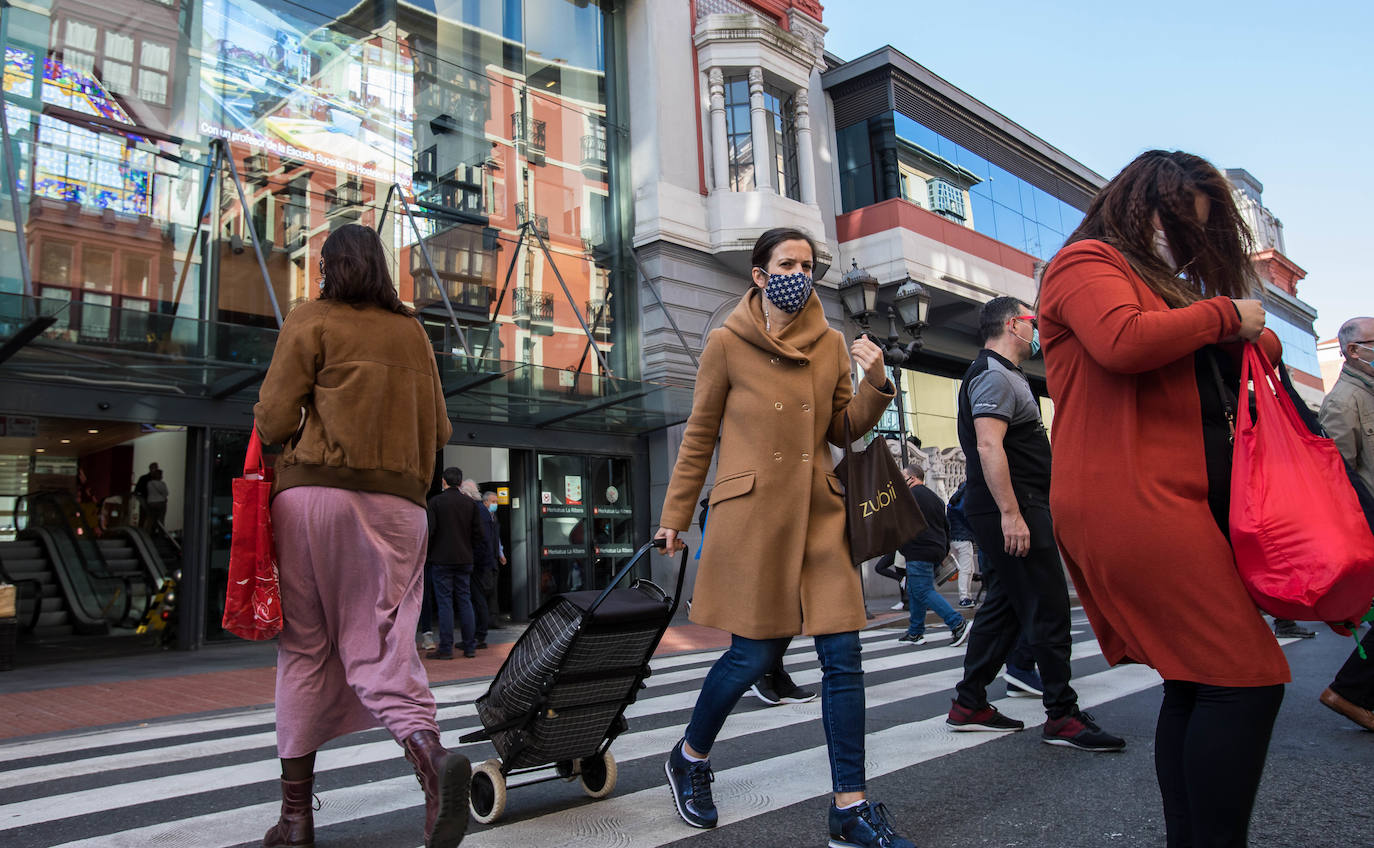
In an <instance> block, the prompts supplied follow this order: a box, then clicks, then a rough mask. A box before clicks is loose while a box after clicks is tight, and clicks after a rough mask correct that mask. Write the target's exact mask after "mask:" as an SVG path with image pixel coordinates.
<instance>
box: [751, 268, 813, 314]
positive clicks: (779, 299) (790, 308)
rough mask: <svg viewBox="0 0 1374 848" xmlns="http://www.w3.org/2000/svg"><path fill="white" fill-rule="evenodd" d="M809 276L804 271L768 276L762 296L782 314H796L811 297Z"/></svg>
mask: <svg viewBox="0 0 1374 848" xmlns="http://www.w3.org/2000/svg"><path fill="white" fill-rule="evenodd" d="M811 285H812V284H811V275H810V274H808V273H806V272H805V271H798V272H797V273H795V274H769V275H768V285H766V286H764V288H763V296H764V297H766V298H768V302H769V303H771V304H773V305H774V306H776V307H777V308H779V309H781V310H782V311H783V312H789V313H792V314H796V313H798V312H800V311H801V308H802V307H803V306H805V305H806V301H807V300H808V299H810V297H811Z"/></svg>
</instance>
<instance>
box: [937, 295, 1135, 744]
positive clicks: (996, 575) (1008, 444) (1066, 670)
mask: <svg viewBox="0 0 1374 848" xmlns="http://www.w3.org/2000/svg"><path fill="white" fill-rule="evenodd" d="M978 333H979V337H980V339H981V340H982V342H983V349H982V350H981V351H979V352H978V356H977V358H975V359H974V360H973V364H972V365H970V366H969V369H968V371H966V372H965V373H964V381H963V384H962V385H961V386H960V387H959V445H960V446H961V447H962V448H963V449H964V458H965V460H966V461H967V463H968V484H967V487H966V489H965V494H964V514H965V516H966V517H967V518H968V522H969V525H970V526H971V527H972V528H973V535H974V538H975V539H976V540H977V542H978V546H979V548H981V549H982V551H983V552H984V554H986V561H985V564H984V566H983V581H984V586H985V587H986V590H987V591H986V594H985V596H984V598H985V599H984V601H983V606H982V608H981V609H980V610H978V614H977V616H976V617H975V618H974V619H973V626H972V628H971V633H970V636H969V642H968V651H967V653H966V654H965V655H964V679H963V680H962V681H960V682H959V685H958V687H957V692H958V697H957V698H956V699H955V700H954V703H953V704H952V706H951V707H950V711H949V718H947V719H946V722H947V723H948V724H950V725H951V726H952V727H953V728H954V729H955V730H988V731H1000V732H1009V731H1015V730H1021V729H1023V728H1024V727H1025V724H1023V723H1022V722H1019V721H1016V720H1015V719H1011V718H1008V717H1007V716H1004V715H1002V714H1001V713H1000V712H998V711H997V709H996V708H995V707H993V706H991V705H990V704H989V703H988V698H987V687H988V684H989V683H991V682H992V681H993V680H994V679H995V678H996V677H997V673H998V671H1000V670H1001V668H1002V664H1003V663H1005V662H1006V660H1007V655H1008V654H1009V653H1010V652H1011V649H1012V646H1013V645H1014V644H1015V643H1016V640H1017V637H1018V636H1019V635H1022V634H1023V633H1024V635H1025V637H1026V643H1027V647H1029V649H1030V652H1031V654H1032V655H1033V656H1034V657H1035V661H1036V664H1037V665H1039V666H1040V677H1041V680H1043V681H1044V696H1043V699H1044V704H1045V712H1046V713H1047V714H1048V715H1049V720H1048V721H1046V722H1045V727H1044V730H1043V732H1042V736H1041V738H1042V740H1043V741H1044V742H1046V743H1048V744H1051V745H1065V746H1069V747H1073V748H1079V749H1082V750H1086V751H1120V750H1121V749H1122V748H1124V747H1125V746H1126V742H1125V740H1123V739H1121V738H1120V737H1117V736H1113V735H1111V734H1110V733H1106V732H1105V731H1103V730H1102V728H1100V727H1098V726H1097V724H1096V723H1095V722H1094V721H1093V719H1092V717H1091V716H1089V715H1088V714H1087V713H1084V712H1081V711H1079V709H1078V693H1076V692H1074V690H1073V687H1072V686H1070V685H1069V677H1070V675H1071V671H1070V667H1069V647H1070V641H1071V640H1070V636H1069V591H1068V583H1067V582H1066V581H1065V578H1064V566H1063V563H1062V562H1061V561H1060V559H1059V548H1058V547H1057V546H1056V545H1055V541H1054V525H1053V524H1052V522H1051V521H1050V506H1049V495H1050V440H1049V437H1048V436H1047V435H1046V433H1045V427H1044V424H1043V423H1041V420H1040V404H1039V402H1038V401H1037V400H1036V398H1035V394H1034V393H1033V392H1032V391H1031V388H1030V384H1029V383H1028V382H1027V381H1026V375H1025V374H1024V373H1022V371H1021V363H1022V362H1024V361H1025V360H1027V359H1029V358H1031V357H1032V356H1035V355H1036V354H1037V353H1039V350H1040V338H1039V332H1038V330H1037V329H1036V326H1035V316H1033V315H1032V314H1030V308H1029V307H1027V306H1026V305H1025V304H1024V303H1022V302H1020V301H1019V300H1017V299H1016V298H1014V297H998V298H994V299H993V300H990V301H988V302H987V303H986V304H984V306H983V310H982V313H981V315H980V320H979V327H978Z"/></svg>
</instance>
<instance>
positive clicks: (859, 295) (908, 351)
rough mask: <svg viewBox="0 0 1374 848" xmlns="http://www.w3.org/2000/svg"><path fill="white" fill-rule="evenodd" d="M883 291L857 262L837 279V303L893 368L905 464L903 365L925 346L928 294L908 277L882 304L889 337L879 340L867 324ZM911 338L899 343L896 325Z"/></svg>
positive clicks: (875, 310) (903, 461)
mask: <svg viewBox="0 0 1374 848" xmlns="http://www.w3.org/2000/svg"><path fill="white" fill-rule="evenodd" d="M880 288H882V287H881V286H880V285H879V283H878V280H877V278H876V277H874V276H873V275H872V274H870V273H868V271H866V270H864V269H862V268H860V267H859V261H858V260H857V259H854V260H851V267H850V269H849V270H848V271H846V272H845V274H844V276H843V277H842V278H841V279H840V301H841V302H842V303H843V304H844V308H845V311H846V312H848V313H849V316H850V317H851V318H853V319H854V321H855V322H856V323H857V324H859V326H861V327H863V328H864V330H865V334H866V335H867V336H868V337H869V338H870V339H872V340H873V341H874V342H875V343H876V344H877V345H878V346H879V347H881V348H882V349H883V363H884V364H886V365H887V366H888V367H889V368H891V369H892V383H893V386H894V387H895V388H896V390H897V434H898V437H899V438H900V439H901V457H902V464H903V465H906V463H907V462H908V454H907V441H906V404H905V401H904V400H903V398H902V366H903V365H906V364H907V363H909V362H910V361H911V360H912V359H914V358H915V356H916V354H917V352H918V351H920V349H921V347H922V346H923V345H924V344H925V341H924V340H923V339H922V338H921V331H922V330H923V329H925V327H926V325H927V321H928V318H929V314H930V292H928V291H926V289H925V287H924V286H922V285H921V284H920V283H918V282H916V281H915V280H913V279H912V278H911V275H910V274H908V275H907V276H906V278H905V279H904V280H903V281H902V283H901V284H900V285H899V286H897V290H896V291H895V292H894V293H893V295H892V301H891V304H890V305H889V304H884V306H885V307H886V312H887V315H888V337H887V338H886V339H879V338H878V337H877V336H875V335H874V334H873V333H872V332H868V331H869V322H870V321H871V320H872V319H873V317H874V316H876V315H878V314H880V311H879V309H880V304H879V300H878V295H879V289H880ZM899 320H900V321H901V324H902V327H904V328H905V329H906V331H907V332H908V333H909V334H910V335H911V341H910V342H908V343H907V344H906V345H902V344H901V338H900V336H899V335H898V330H897V322H898V321H899Z"/></svg>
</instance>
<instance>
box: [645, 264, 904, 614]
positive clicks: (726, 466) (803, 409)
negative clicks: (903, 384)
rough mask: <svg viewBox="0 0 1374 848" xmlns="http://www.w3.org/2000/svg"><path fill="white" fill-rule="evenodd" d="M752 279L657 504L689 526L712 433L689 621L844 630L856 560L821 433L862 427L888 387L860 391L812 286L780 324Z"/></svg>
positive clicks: (711, 347) (696, 396)
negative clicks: (706, 508)
mask: <svg viewBox="0 0 1374 848" xmlns="http://www.w3.org/2000/svg"><path fill="white" fill-rule="evenodd" d="M762 295H763V290H762V289H760V288H758V287H751V288H750V289H749V291H748V292H747V293H746V294H745V295H744V297H743V298H742V299H741V300H740V303H739V306H737V307H736V308H735V311H734V312H733V313H731V315H730V317H729V318H727V319H726V321H725V326H724V327H721V328H720V329H718V330H715V331H713V332H712V333H711V334H710V336H708V337H707V341H706V349H705V350H704V351H702V354H701V367H700V369H699V370H698V371H697V382H696V388H695V390H694V393H693V396H692V415H691V418H689V419H688V421H687V429H686V432H685V433H684V434H683V437H682V446H681V448H680V449H679V451H678V457H677V464H676V466H675V467H674V468H673V476H672V479H671V480H670V481H669V484H668V493H667V496H666V498H665V499H664V503H663V517H662V522H661V523H662V526H664V527H668V528H671V529H674V530H677V531H679V532H681V531H685V530H686V529H687V528H688V526H689V525H690V524H691V521H692V513H693V512H694V510H695V507H696V503H697V497H698V495H700V493H701V487H702V483H703V482H704V481H705V479H706V473H707V471H708V469H709V468H710V465H711V457H712V455H713V454H714V452H715V449H716V439H717V437H719V439H720V457H719V462H718V464H717V468H716V479H715V485H714V487H713V488H712V489H711V495H710V513H709V515H708V517H707V520H706V537H705V540H704V541H703V543H702V551H701V567H700V568H699V569H698V571H697V579H696V587H695V589H694V591H693V597H692V614H691V619H692V621H694V622H696V623H697V624H703V625H706V626H708V627H715V628H718V629H720V630H725V631H728V632H730V633H733V634H736V635H739V636H744V637H746V638H749V639H771V638H776V637H781V636H796V635H798V634H800V633H806V634H807V635H810V636H816V635H822V634H827V633H845V632H848V631H851V630H859V629H861V628H862V627H863V626H864V623H865V616H864V604H863V593H862V589H861V587H860V583H859V574H858V571H857V570H856V569H855V568H854V566H853V565H852V564H851V561H850V555H849V536H848V533H847V532H846V530H845V510H844V487H843V486H842V485H841V483H840V480H839V478H838V477H837V476H836V475H835V470H834V466H833V464H832V462H831V457H830V449H829V446H828V444H827V443H831V444H836V445H839V444H842V443H843V441H844V415H845V413H846V411H847V412H848V413H849V415H850V416H851V418H850V428H851V432H852V433H853V434H854V435H855V436H856V437H857V436H858V435H859V434H862V433H865V432H867V431H868V430H869V429H871V428H872V427H873V426H874V425H875V424H876V423H877V422H878V418H879V417H880V416H881V415H882V413H883V410H884V409H886V408H887V405H888V403H889V402H890V401H891V400H892V397H893V391H892V383H891V381H889V382H888V383H887V384H886V386H885V387H884V388H883V389H877V388H874V386H873V384H872V383H870V382H869V381H868V380H867V378H864V379H861V380H860V381H859V384H860V388H859V392H858V394H857V395H856V394H854V390H853V385H852V380H851V377H850V358H849V347H848V345H847V344H846V343H845V340H844V336H843V335H841V334H840V332H839V331H838V330H833V329H831V328H830V325H829V324H827V323H826V320H825V312H824V310H823V308H822V307H821V302H820V299H819V298H818V297H816V296H815V295H814V294H813V295H812V296H811V299H810V300H808V301H807V303H806V305H805V306H804V307H802V310H801V312H799V313H798V314H797V316H796V318H794V319H793V320H792V323H791V324H789V325H788V326H787V328H786V329H784V330H783V331H782V333H780V334H779V335H778V337H777V338H773V337H772V336H770V335H769V334H768V333H767V332H766V331H765V329H764V326H765V325H764V316H763V308H762Z"/></svg>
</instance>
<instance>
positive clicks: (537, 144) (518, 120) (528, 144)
mask: <svg viewBox="0 0 1374 848" xmlns="http://www.w3.org/2000/svg"><path fill="white" fill-rule="evenodd" d="M510 137H511V141H513V142H514V143H515V152H516V153H518V154H520V155H522V156H525V157H527V158H528V159H529V160H530V161H531V162H535V161H536V160H537V162H536V164H543V162H544V145H545V142H546V140H547V138H548V124H547V122H545V121H539V120H534V119H526V117H525V114H524V113H523V112H512V113H511V116H510Z"/></svg>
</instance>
